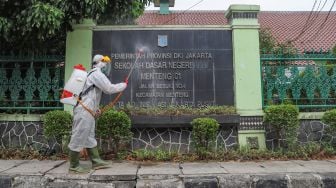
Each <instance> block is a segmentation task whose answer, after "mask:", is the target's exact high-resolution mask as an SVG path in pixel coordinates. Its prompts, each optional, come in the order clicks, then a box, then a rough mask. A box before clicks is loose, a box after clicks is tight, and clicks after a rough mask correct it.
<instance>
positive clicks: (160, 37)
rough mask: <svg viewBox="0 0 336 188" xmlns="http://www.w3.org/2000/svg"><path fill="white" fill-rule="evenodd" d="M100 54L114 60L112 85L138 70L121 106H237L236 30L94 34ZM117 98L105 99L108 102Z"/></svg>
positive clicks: (134, 31)
mask: <svg viewBox="0 0 336 188" xmlns="http://www.w3.org/2000/svg"><path fill="white" fill-rule="evenodd" d="M95 54H103V55H109V56H110V57H111V59H112V71H111V74H110V75H109V78H110V80H111V82H112V83H119V82H122V81H123V80H124V79H125V77H127V75H128V74H129V72H130V71H131V69H132V68H133V71H131V76H130V78H129V85H128V87H127V89H126V90H125V91H124V93H123V95H122V97H121V98H120V100H119V102H118V103H117V105H118V106H123V105H126V104H127V103H130V104H132V105H136V106H142V107H147V106H168V105H189V106H196V107H197V106H203V105H233V103H234V101H233V96H234V95H233V65H232V37H231V31H230V30H111V31H94V35H93V55H95ZM115 97H116V95H110V96H108V95H104V96H103V98H102V104H108V103H109V102H110V101H112V100H113V99H114V98H115Z"/></svg>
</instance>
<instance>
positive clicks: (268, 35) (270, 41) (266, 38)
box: [259, 28, 276, 52]
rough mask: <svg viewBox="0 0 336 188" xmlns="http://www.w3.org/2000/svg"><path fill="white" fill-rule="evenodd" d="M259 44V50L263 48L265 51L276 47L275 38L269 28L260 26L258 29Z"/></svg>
mask: <svg viewBox="0 0 336 188" xmlns="http://www.w3.org/2000/svg"><path fill="white" fill-rule="evenodd" d="M259 45H260V47H259V48H260V49H261V50H265V51H267V52H269V51H271V50H272V49H274V48H275V47H276V40H275V38H274V37H273V35H272V32H271V30H270V29H263V28H261V29H260V31H259Z"/></svg>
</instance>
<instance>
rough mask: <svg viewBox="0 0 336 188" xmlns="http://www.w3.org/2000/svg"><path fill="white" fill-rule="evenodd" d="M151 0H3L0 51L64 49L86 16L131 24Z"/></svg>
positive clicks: (102, 20) (106, 21)
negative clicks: (68, 36)
mask: <svg viewBox="0 0 336 188" xmlns="http://www.w3.org/2000/svg"><path fill="white" fill-rule="evenodd" d="M150 1H151V0H25V1H21V0H0V44H1V45H0V50H1V51H7V52H8V51H15V50H18V49H36V50H41V49H45V50H47V49H48V50H49V51H50V50H51V51H52V50H54V51H55V50H57V51H60V50H61V51H64V47H65V43H64V41H65V37H66V32H67V31H69V30H71V24H73V23H80V22H81V20H82V19H94V20H96V21H97V22H98V23H101V24H103V23H109V24H121V23H124V22H125V21H127V23H128V24H129V23H130V21H131V20H134V19H135V18H137V17H138V16H139V15H141V14H142V13H143V11H144V8H145V5H147V4H149V3H150Z"/></svg>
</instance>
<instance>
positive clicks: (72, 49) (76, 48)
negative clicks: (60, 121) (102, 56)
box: [64, 20, 95, 113]
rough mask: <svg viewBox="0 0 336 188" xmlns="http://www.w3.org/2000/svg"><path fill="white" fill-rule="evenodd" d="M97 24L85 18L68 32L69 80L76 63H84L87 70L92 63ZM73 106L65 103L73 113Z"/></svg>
mask: <svg viewBox="0 0 336 188" xmlns="http://www.w3.org/2000/svg"><path fill="white" fill-rule="evenodd" d="M94 26H95V24H94V22H93V21H92V20H84V21H83V23H82V24H76V25H74V26H73V29H74V30H73V31H72V32H69V33H68V34H67V40H66V52H65V53H66V57H65V75H64V78H65V79H64V80H65V81H67V80H68V79H69V77H70V75H71V73H72V71H73V67H74V66H75V65H76V64H82V65H83V66H84V67H85V68H86V69H87V70H90V69H91V63H92V34H93V27H94ZM72 109H73V106H71V105H64V110H65V111H69V112H71V113H72Z"/></svg>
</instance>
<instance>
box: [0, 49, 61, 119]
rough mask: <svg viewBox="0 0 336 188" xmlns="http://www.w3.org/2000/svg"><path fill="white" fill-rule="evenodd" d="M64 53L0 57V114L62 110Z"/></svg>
mask: <svg viewBox="0 0 336 188" xmlns="http://www.w3.org/2000/svg"><path fill="white" fill-rule="evenodd" d="M63 78H64V56H47V55H44V56H0V113H21V114H22V113H28V114H29V113H35V114H41V113H45V112H46V111H48V110H54V109H59V110H62V109H63V105H62V104H61V103H60V102H59V98H60V89H61V87H63Z"/></svg>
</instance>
